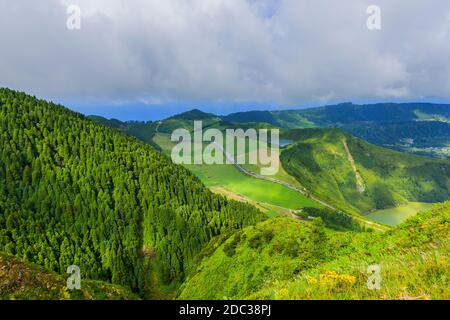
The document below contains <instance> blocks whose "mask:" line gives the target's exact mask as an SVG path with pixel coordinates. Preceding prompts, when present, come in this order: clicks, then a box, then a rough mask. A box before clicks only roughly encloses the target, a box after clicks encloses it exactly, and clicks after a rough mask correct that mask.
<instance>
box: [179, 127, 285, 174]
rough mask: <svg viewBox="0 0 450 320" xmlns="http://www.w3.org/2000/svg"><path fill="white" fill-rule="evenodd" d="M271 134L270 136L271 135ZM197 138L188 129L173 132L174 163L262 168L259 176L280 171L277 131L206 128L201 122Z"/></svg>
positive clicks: (194, 132) (195, 128)
mask: <svg viewBox="0 0 450 320" xmlns="http://www.w3.org/2000/svg"><path fill="white" fill-rule="evenodd" d="M269 132H270V135H269ZM193 135H194V137H193V138H192V134H191V132H190V131H188V130H186V129H177V130H175V131H174V132H173V133H172V137H171V140H172V142H177V143H178V144H177V145H176V146H175V147H174V148H173V149H172V161H173V162H174V163H176V164H207V165H212V164H231V165H235V166H237V167H239V168H240V169H241V170H245V169H243V168H242V167H241V166H240V165H242V164H252V165H258V166H259V167H260V174H261V175H264V176H271V175H275V174H277V172H278V169H279V161H280V159H279V156H280V151H279V140H280V138H279V130H278V129H271V130H268V129H260V130H259V131H257V130H256V129H247V130H246V131H244V130H243V129H226V130H225V133H224V132H222V131H220V130H219V129H207V130H205V132H203V123H202V121H194V130H193Z"/></svg>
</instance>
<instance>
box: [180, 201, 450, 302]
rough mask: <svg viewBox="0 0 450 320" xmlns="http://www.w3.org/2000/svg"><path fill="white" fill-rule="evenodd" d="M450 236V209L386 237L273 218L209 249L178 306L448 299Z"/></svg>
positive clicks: (436, 211) (426, 215) (443, 207)
mask: <svg viewBox="0 0 450 320" xmlns="http://www.w3.org/2000/svg"><path fill="white" fill-rule="evenodd" d="M449 234H450V203H448V202H447V203H445V204H439V205H436V206H435V207H434V208H433V209H432V210H430V211H428V212H423V213H420V214H418V215H417V216H416V217H414V218H411V219H410V220H408V221H407V222H405V223H403V224H402V225H400V226H399V227H397V228H395V229H393V230H391V231H388V232H385V233H374V232H355V231H346V232H336V231H332V230H329V229H327V228H324V226H323V224H322V222H321V220H320V219H318V220H315V221H314V222H313V223H307V222H304V221H295V220H292V219H286V218H275V219H271V220H269V221H264V222H261V223H259V224H257V225H256V226H250V227H247V228H244V229H243V230H241V231H239V232H237V233H235V235H233V236H231V237H229V238H228V239H225V240H222V241H217V242H213V243H211V244H210V247H209V248H208V249H207V250H209V251H210V252H213V253H212V254H210V255H209V256H208V257H206V258H205V259H204V260H203V262H202V263H201V264H199V266H198V267H197V269H196V270H195V272H193V273H192V275H190V277H189V278H188V280H187V281H186V282H185V284H184V285H183V286H182V288H181V293H180V295H179V298H181V299H187V298H194V299H224V298H229V299H449V298H450V290H449V288H450V286H449V284H450V271H449V268H448V266H449V264H450V258H449V255H448V248H449ZM372 265H377V266H378V267H379V268H380V269H379V270H380V272H379V276H380V282H378V284H379V285H380V287H379V290H370V289H369V288H368V280H369V275H370V274H369V273H368V267H369V266H372Z"/></svg>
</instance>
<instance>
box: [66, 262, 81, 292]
mask: <svg viewBox="0 0 450 320" xmlns="http://www.w3.org/2000/svg"><path fill="white" fill-rule="evenodd" d="M67 274H70V276H69V277H68V278H67V289H69V290H80V289H81V271H80V267H79V266H75V265H73V266H69V267H68V268H67Z"/></svg>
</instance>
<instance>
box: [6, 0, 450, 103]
mask: <svg viewBox="0 0 450 320" xmlns="http://www.w3.org/2000/svg"><path fill="white" fill-rule="evenodd" d="M71 4H76V5H79V6H80V7H81V10H82V28H81V30H79V31H70V30H68V29H67V28H66V19H67V17H68V15H67V13H66V9H67V6H69V5H71ZM371 4H376V5H379V6H380V8H381V13H382V30H380V31H370V30H368V29H367V27H366V19H367V17H368V16H367V13H366V9H367V7H368V6H369V5H371ZM0 12H2V13H3V15H2V19H0V28H1V30H2V32H1V33H0V43H1V45H0V48H1V49H0V86H8V87H13V88H17V89H21V90H25V91H27V92H31V93H34V94H36V95H40V96H43V97H47V98H52V99H77V100H83V101H95V100H101V101H135V102H139V101H158V104H163V103H164V101H167V102H174V101H175V102H176V101H208V102H211V103H220V102H229V103H233V102H237V103H238V102H239V103H240V102H259V103H276V104H284V105H299V104H302V103H305V102H310V101H323V102H326V101H338V100H354V99H384V100H389V99H398V98H402V99H415V98H422V97H446V98H448V97H449V96H450V60H449V58H448V57H449V56H450V4H449V3H448V0H434V1H432V3H430V2H429V1H421V0H395V1H392V0H371V1H365V0H348V1H345V2H344V1H335V0H316V1H309V0H279V1H276V0H262V1H256V0H189V1H187V0H164V1H162V0H127V1H125V0H67V1H66V0H47V1H45V2H44V1H34V0H21V1H9V0H0Z"/></svg>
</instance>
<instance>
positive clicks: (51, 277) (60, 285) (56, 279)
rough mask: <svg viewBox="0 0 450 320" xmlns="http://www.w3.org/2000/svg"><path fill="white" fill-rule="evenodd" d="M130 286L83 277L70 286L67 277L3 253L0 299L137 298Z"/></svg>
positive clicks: (0, 255) (0, 261)
mask: <svg viewBox="0 0 450 320" xmlns="http://www.w3.org/2000/svg"><path fill="white" fill-rule="evenodd" d="M138 298H139V297H138V296H137V295H135V294H133V293H132V292H131V291H130V290H128V289H125V288H123V287H120V286H116V285H112V284H109V283H106V282H101V281H92V280H82V285H81V289H80V290H68V289H67V284H66V277H63V276H61V275H59V274H57V273H55V272H52V271H48V270H46V269H44V268H43V267H40V266H37V265H34V264H31V263H28V262H24V261H21V260H20V259H17V258H15V257H12V256H7V255H5V254H1V253H0V300H135V299H138Z"/></svg>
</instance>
